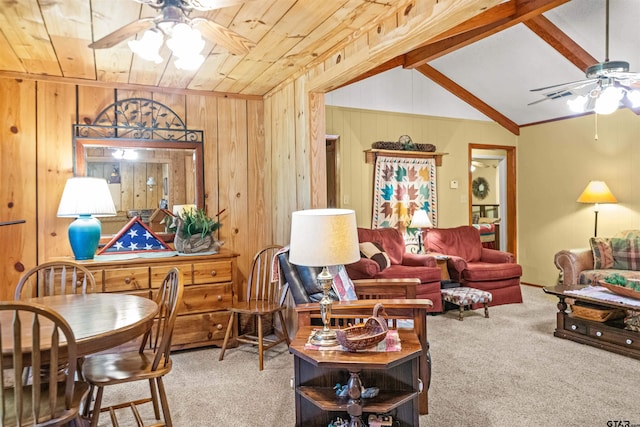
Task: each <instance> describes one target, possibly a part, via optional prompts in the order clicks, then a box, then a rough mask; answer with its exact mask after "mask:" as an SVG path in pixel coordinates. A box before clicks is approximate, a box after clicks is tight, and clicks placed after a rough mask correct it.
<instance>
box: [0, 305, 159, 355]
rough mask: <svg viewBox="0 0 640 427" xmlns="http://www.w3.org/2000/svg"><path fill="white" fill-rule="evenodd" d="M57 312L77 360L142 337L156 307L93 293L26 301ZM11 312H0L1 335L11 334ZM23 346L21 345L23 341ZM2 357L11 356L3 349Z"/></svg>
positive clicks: (10, 351)
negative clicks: (74, 345)
mask: <svg viewBox="0 0 640 427" xmlns="http://www.w3.org/2000/svg"><path fill="white" fill-rule="evenodd" d="M24 301H25V302H34V303H38V304H42V305H46V306H47V307H49V308H51V309H53V310H55V311H57V312H58V313H60V315H61V316H62V317H63V318H64V319H65V320H66V321H67V323H69V326H71V329H72V331H73V333H74V335H75V337H76V342H77V345H78V356H86V355H89V354H92V353H97V352H100V351H104V350H108V349H110V348H113V347H117V346H119V345H121V344H124V343H126V342H128V341H131V340H133V339H135V338H137V337H139V336H140V335H142V334H144V333H145V332H146V331H147V330H148V329H149V328H150V327H151V325H152V323H153V319H154V317H155V315H156V313H157V311H158V305H157V304H156V303H155V302H154V301H152V300H150V299H148V298H143V297H139V296H136V295H126V294H106V293H95V294H86V295H55V296H47V297H40V298H28V299H25V300H24ZM12 316H13V314H12V312H9V311H6V312H1V311H0V324H1V325H2V334H3V335H4V334H6V333H9V334H10V333H11V332H10V329H11V318H12ZM23 342H24V341H23ZM2 351H3V354H4V355H7V354H10V353H12V352H13V348H12V347H3V349H2Z"/></svg>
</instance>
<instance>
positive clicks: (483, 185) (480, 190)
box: [471, 176, 489, 200]
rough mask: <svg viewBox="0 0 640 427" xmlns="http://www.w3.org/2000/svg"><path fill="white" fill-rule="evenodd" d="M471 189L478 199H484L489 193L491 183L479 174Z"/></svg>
mask: <svg viewBox="0 0 640 427" xmlns="http://www.w3.org/2000/svg"><path fill="white" fill-rule="evenodd" d="M471 191H472V192H473V195H474V196H475V197H477V198H478V199H481V200H482V199H484V198H485V197H487V195H488V194H489V183H488V182H487V180H486V179H484V178H483V177H481V176H479V177H478V178H476V179H474V180H473V182H472V183H471Z"/></svg>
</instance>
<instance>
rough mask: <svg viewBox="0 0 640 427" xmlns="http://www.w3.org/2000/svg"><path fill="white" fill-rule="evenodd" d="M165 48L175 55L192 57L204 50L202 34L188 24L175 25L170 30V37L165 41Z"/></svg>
mask: <svg viewBox="0 0 640 427" xmlns="http://www.w3.org/2000/svg"><path fill="white" fill-rule="evenodd" d="M167 46H168V47H169V49H171V52H173V53H174V54H175V55H178V56H180V57H182V56H194V55H198V54H200V52H202V49H204V40H203V39H202V34H201V33H200V31H198V30H197V29H195V28H192V27H191V26H189V25H188V24H185V23H180V24H176V25H175V26H174V27H173V29H172V30H171V36H170V37H169V39H168V40H167Z"/></svg>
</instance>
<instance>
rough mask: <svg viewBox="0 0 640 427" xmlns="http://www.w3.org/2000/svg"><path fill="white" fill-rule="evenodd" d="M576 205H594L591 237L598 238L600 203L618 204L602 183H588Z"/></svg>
mask: <svg viewBox="0 0 640 427" xmlns="http://www.w3.org/2000/svg"><path fill="white" fill-rule="evenodd" d="M577 202H578V203H594V204H595V206H594V207H593V211H594V213H595V217H596V221H595V226H594V229H593V237H598V211H599V210H600V206H599V204H600V203H618V199H616V197H615V196H614V195H613V193H611V190H609V187H608V186H607V184H605V183H604V181H590V182H589V184H587V187H586V188H585V189H584V191H583V192H582V194H580V197H578V200H577Z"/></svg>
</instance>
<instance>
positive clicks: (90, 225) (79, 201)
mask: <svg viewBox="0 0 640 427" xmlns="http://www.w3.org/2000/svg"><path fill="white" fill-rule="evenodd" d="M115 214H116V208H115V206H114V204H113V198H112V197H111V192H110V191H109V185H108V184H107V181H106V180H105V179H102V178H90V177H75V178H69V179H68V180H67V183H66V184H65V186H64V191H63V192H62V198H61V199H60V205H59V206H58V217H61V218H66V217H75V218H77V219H76V220H75V221H73V222H72V223H71V224H70V225H69V243H71V250H73V255H74V256H75V258H76V259H77V260H83V259H93V256H94V255H95V253H96V249H98V243H99V242H100V233H101V231H102V226H101V224H100V220H99V219H98V218H96V217H98V216H115Z"/></svg>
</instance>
